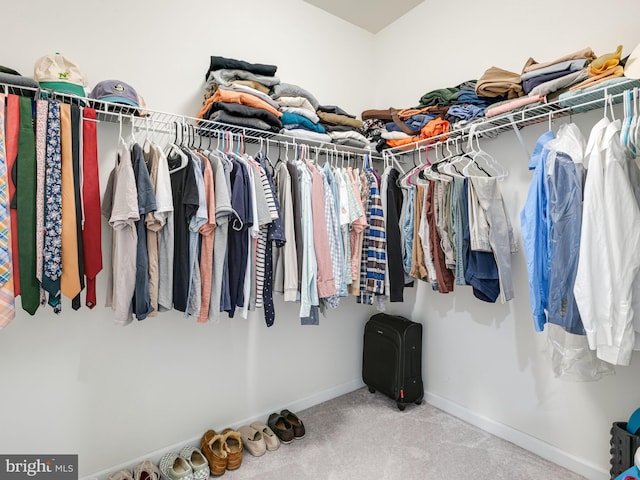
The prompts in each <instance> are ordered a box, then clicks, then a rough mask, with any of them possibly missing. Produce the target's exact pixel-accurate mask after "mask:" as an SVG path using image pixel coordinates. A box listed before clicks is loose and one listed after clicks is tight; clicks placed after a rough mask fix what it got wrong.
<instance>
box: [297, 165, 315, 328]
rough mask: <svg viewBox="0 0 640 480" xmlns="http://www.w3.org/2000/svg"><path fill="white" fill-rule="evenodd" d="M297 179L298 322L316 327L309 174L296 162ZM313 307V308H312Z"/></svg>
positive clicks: (312, 227)
mask: <svg viewBox="0 0 640 480" xmlns="http://www.w3.org/2000/svg"><path fill="white" fill-rule="evenodd" d="M298 177H299V178H300V202H301V209H300V210H301V214H302V217H303V218H304V219H305V221H304V222H302V239H303V255H302V287H301V290H300V321H301V323H302V324H303V325H317V324H318V322H319V321H318V315H317V306H318V305H319V299H318V285H317V278H316V275H317V263H316V254H315V248H314V245H313V241H314V235H313V229H314V224H313V216H314V211H313V207H312V203H311V195H312V194H311V174H310V173H309V171H308V170H307V168H306V167H305V166H304V164H302V163H300V162H298ZM314 307H315V308H314Z"/></svg>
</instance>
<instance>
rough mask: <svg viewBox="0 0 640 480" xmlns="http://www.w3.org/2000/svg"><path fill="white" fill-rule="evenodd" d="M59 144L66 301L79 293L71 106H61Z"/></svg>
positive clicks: (63, 290)
mask: <svg viewBox="0 0 640 480" xmlns="http://www.w3.org/2000/svg"><path fill="white" fill-rule="evenodd" d="M60 143H61V147H62V149H61V151H62V161H61V172H62V275H61V277H60V290H61V291H62V294H63V295H64V296H65V297H67V298H71V299H73V298H75V297H76V295H78V294H79V293H80V290H81V288H80V276H79V274H78V272H79V269H78V238H77V230H76V198H75V193H74V182H73V153H72V134H71V105H68V104H65V103H63V104H61V105H60Z"/></svg>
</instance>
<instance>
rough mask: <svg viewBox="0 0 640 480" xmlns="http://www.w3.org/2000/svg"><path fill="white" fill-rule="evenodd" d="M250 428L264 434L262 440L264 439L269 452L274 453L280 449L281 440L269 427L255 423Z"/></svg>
mask: <svg viewBox="0 0 640 480" xmlns="http://www.w3.org/2000/svg"><path fill="white" fill-rule="evenodd" d="M250 426H251V427H252V428H255V429H256V430H258V431H259V432H260V433H262V438H263V439H264V443H265V445H266V446H267V450H269V451H270V452H273V451H274V450H277V449H278V447H279V446H280V439H279V438H278V437H277V436H276V434H275V433H273V430H271V429H270V428H269V427H268V426H267V425H265V424H264V423H262V422H253V423H252V424H251V425H250Z"/></svg>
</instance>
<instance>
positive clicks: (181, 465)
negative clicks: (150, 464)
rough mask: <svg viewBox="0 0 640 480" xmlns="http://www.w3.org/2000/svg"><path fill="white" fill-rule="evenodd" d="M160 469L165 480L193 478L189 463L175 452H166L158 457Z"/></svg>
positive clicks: (191, 479)
mask: <svg viewBox="0 0 640 480" xmlns="http://www.w3.org/2000/svg"><path fill="white" fill-rule="evenodd" d="M160 471H161V472H162V476H163V477H164V478H166V479H167V480H193V470H192V469H191V465H189V462H187V461H186V460H185V459H184V458H182V457H181V456H180V455H178V454H177V453H167V454H166V455H164V456H163V457H162V458H161V459H160Z"/></svg>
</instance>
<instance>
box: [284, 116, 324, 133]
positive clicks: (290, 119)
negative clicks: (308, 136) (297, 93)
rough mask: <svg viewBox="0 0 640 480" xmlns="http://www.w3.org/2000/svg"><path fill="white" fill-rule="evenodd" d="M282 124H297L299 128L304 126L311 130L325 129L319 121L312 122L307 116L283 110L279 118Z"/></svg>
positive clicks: (322, 130)
mask: <svg viewBox="0 0 640 480" xmlns="http://www.w3.org/2000/svg"><path fill="white" fill-rule="evenodd" d="M280 121H281V122H282V125H284V126H285V127H286V126H287V125H297V126H299V127H300V128H305V129H307V130H311V131H313V132H318V133H325V132H326V130H325V129H324V127H323V126H322V125H320V124H319V123H314V122H312V121H311V120H309V119H308V118H307V117H303V116H302V115H298V114H295V113H290V112H283V113H282V117H281V118H280Z"/></svg>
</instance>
